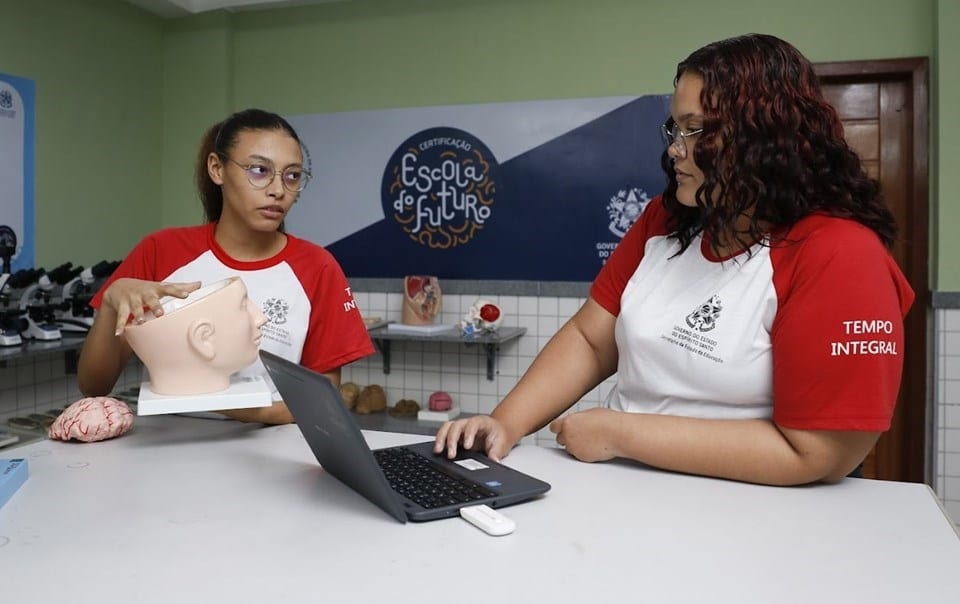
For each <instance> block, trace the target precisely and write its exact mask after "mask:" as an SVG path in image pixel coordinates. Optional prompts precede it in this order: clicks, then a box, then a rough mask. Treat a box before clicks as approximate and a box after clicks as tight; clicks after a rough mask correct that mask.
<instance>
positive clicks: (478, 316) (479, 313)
mask: <svg viewBox="0 0 960 604" xmlns="http://www.w3.org/2000/svg"><path fill="white" fill-rule="evenodd" d="M501 322H503V310H501V308H500V307H499V306H498V305H497V304H496V303H495V302H493V301H492V300H486V299H484V298H480V299H479V300H477V301H476V302H474V303H473V304H472V305H471V306H470V308H469V310H467V314H465V315H464V316H463V321H461V322H460V329H461V330H462V331H463V333H464V335H468V336H471V335H480V334H484V333H492V332H494V331H496V330H497V328H498V327H500V323H501Z"/></svg>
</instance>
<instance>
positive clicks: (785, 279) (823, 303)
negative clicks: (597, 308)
mask: <svg viewBox="0 0 960 604" xmlns="http://www.w3.org/2000/svg"><path fill="white" fill-rule="evenodd" d="M666 223H667V212H666V210H665V208H664V206H663V201H662V199H661V198H660V197H658V198H656V199H654V200H653V201H651V202H650V204H649V205H648V206H647V208H646V209H645V211H644V213H643V214H642V215H641V216H640V218H639V219H638V220H637V223H636V224H635V225H634V226H633V228H632V229H631V230H630V231H629V232H628V233H627V234H626V235H625V236H624V238H623V240H622V241H621V242H620V244H619V245H618V246H617V248H616V250H614V253H613V254H612V255H611V256H610V259H609V261H608V262H607V263H606V265H605V266H604V267H603V269H602V270H601V272H600V274H599V275H598V276H597V279H596V280H595V281H594V283H593V286H592V287H591V290H590V293H591V297H593V298H594V299H595V300H596V301H597V302H598V303H599V304H600V305H601V306H603V308H605V309H606V310H607V311H609V312H610V313H612V314H614V315H616V317H617V321H616V328H615V329H616V340H617V347H618V349H619V352H620V358H619V364H618V368H617V371H618V375H617V385H616V387H615V388H614V389H613V391H612V392H611V394H610V397H609V399H608V404H609V406H610V407H611V408H612V409H617V410H623V411H629V412H636V413H658V414H668V415H679V416H688V417H700V418H724V419H746V418H765V419H772V420H773V421H774V422H775V423H777V424H778V425H780V426H783V427H787V428H794V429H802V430H862V431H871V432H872V431H877V432H879V431H884V430H887V429H888V428H889V427H890V420H891V417H892V415H893V408H894V405H895V403H896V398H897V392H898V390H899V387H900V377H901V372H902V367H903V317H904V315H905V314H906V312H907V310H908V309H909V308H910V304H911V303H912V302H913V297H914V294H913V290H912V289H911V288H910V285H909V284H908V283H907V281H906V279H905V278H904V276H903V274H902V273H901V272H900V270H899V268H898V267H897V265H896V263H895V262H894V260H893V258H892V257H891V256H890V254H889V253H888V252H887V250H886V248H884V246H883V244H882V242H881V241H880V239H879V238H878V237H877V235H876V234H875V233H874V232H873V231H871V230H870V229H868V228H867V227H865V226H863V225H861V224H859V223H857V222H855V221H853V220H847V219H843V218H836V217H832V216H827V215H824V214H814V215H811V216H808V217H806V218H804V219H802V220H800V221H799V222H798V223H797V224H796V225H794V226H793V227H792V228H791V229H790V230H789V231H788V233H787V235H786V237H785V238H784V240H783V241H779V240H778V241H775V242H773V243H772V245H759V244H758V245H756V246H754V247H753V248H752V249H751V254H750V255H748V254H746V253H740V254H737V255H735V256H734V257H732V258H726V259H723V260H721V259H718V258H716V257H715V256H714V255H713V254H712V253H711V251H710V249H709V245H708V244H707V242H706V241H704V239H703V237H702V235H701V236H698V237H697V238H695V239H694V240H693V242H692V243H691V244H690V247H688V248H687V250H686V251H684V253H682V254H680V255H677V253H678V252H679V249H680V245H679V243H678V242H677V240H676V239H672V238H669V237H668V235H669V234H670V233H669V232H668V230H667V226H666Z"/></svg>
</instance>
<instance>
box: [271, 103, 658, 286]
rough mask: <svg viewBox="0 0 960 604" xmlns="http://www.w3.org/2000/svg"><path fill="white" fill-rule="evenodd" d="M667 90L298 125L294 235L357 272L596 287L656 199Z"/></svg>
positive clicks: (326, 118)
mask: <svg viewBox="0 0 960 604" xmlns="http://www.w3.org/2000/svg"><path fill="white" fill-rule="evenodd" d="M669 102H670V97H669V96H668V95H656V96H644V97H639V98H636V97H630V98H623V97H618V98H598V99H576V100H566V101H543V102H526V103H501V104H487V105H467V106H455V107H431V108H419V109H403V110H388V111H371V112H362V113H344V114H323V115H307V116H295V117H292V118H290V121H291V123H292V124H293V126H294V127H295V128H296V129H297V131H298V133H299V134H300V136H301V138H302V139H303V141H304V143H305V145H306V147H307V148H308V149H309V155H310V162H311V169H312V171H313V173H314V179H313V181H312V182H311V184H310V186H309V187H308V188H307V189H306V190H305V191H304V192H303V194H302V195H301V198H300V200H299V201H298V204H297V206H296V207H295V208H294V210H293V212H292V214H291V216H290V219H289V220H288V221H287V227H288V229H289V230H290V232H291V233H293V234H295V235H299V236H301V237H304V238H307V239H310V240H312V241H315V242H316V243H319V244H321V245H324V246H325V247H326V248H327V249H328V250H330V251H331V252H332V253H333V255H334V256H335V257H336V258H337V260H339V262H340V263H341V265H342V266H343V268H344V271H345V272H346V274H347V276H348V277H351V278H354V277H402V276H404V275H408V274H430V275H436V276H438V277H440V278H441V279H444V278H446V279H498V280H499V279H506V280H534V281H591V280H592V279H593V278H594V277H595V276H596V274H597V271H598V270H599V269H600V267H601V266H602V265H603V262H604V261H605V259H606V258H607V257H608V256H609V254H610V252H611V251H612V250H613V248H614V247H615V246H616V244H617V243H618V242H619V241H620V238H621V237H622V236H623V234H624V233H625V232H626V230H627V229H628V228H629V227H630V226H631V225H632V224H633V222H634V221H635V220H636V218H637V216H639V214H640V212H641V211H642V210H643V207H644V205H645V204H646V202H647V201H649V199H650V198H651V197H653V196H654V195H656V194H658V193H659V192H660V191H661V190H662V188H663V185H664V182H665V177H664V174H663V171H662V169H661V168H660V157H661V153H662V152H663V149H664V142H663V140H662V138H661V135H660V129H659V127H660V124H662V123H663V121H664V119H665V118H666V117H667V115H668V113H669Z"/></svg>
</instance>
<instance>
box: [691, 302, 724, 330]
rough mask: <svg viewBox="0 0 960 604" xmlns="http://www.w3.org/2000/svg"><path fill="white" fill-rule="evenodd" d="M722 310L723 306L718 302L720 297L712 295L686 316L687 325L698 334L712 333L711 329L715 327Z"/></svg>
mask: <svg viewBox="0 0 960 604" xmlns="http://www.w3.org/2000/svg"><path fill="white" fill-rule="evenodd" d="M722 310H723V304H721V302H720V296H718V295H714V296H713V297H712V298H710V299H709V300H707V301H706V302H704V303H703V304H701V305H700V306H698V307H697V308H696V310H694V311H693V312H692V313H690V314H689V315H687V325H688V326H690V327H691V328H693V329H696V330H697V331H699V332H707V331H713V328H715V327H716V326H717V321H719V320H720V311H722Z"/></svg>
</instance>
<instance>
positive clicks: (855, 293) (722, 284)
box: [436, 34, 913, 485]
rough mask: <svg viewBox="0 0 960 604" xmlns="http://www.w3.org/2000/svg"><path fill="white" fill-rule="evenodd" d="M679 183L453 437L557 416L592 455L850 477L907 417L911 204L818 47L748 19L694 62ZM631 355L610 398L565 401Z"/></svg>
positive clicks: (678, 138)
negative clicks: (858, 146) (827, 83)
mask: <svg viewBox="0 0 960 604" xmlns="http://www.w3.org/2000/svg"><path fill="white" fill-rule="evenodd" d="M674 87H675V90H674V94H673V99H672V103H671V112H670V118H669V120H668V121H667V123H666V124H665V125H664V127H663V130H664V135H665V137H666V142H667V148H666V150H665V152H664V154H663V156H662V157H663V159H662V165H663V169H664V171H665V173H666V177H667V185H666V189H665V190H664V192H663V195H662V196H660V197H658V198H656V199H654V200H653V201H651V202H650V204H649V205H648V206H647V208H646V209H645V210H644V212H643V214H642V215H641V216H640V218H639V219H638V221H637V223H636V224H635V225H634V226H633V228H632V229H631V230H630V231H629V232H628V233H627V235H626V236H625V237H624V238H623V240H622V241H621V242H620V244H619V245H618V246H617V248H616V250H615V251H614V253H613V254H612V256H611V258H610V259H609V261H608V262H607V263H606V264H605V265H604V267H603V269H602V270H601V272H600V274H599V275H598V276H597V278H596V280H595V281H594V283H593V285H592V287H591V290H590V297H589V298H588V299H587V301H586V303H585V304H584V305H583V307H582V308H581V309H580V310H579V311H578V312H577V313H576V315H574V316H573V318H571V319H570V320H569V321H568V322H567V323H566V324H565V325H564V326H563V327H562V328H561V329H560V330H559V331H558V332H557V334H556V335H555V336H554V337H553V338H552V339H551V340H550V341H549V343H548V344H547V345H546V346H545V347H544V349H543V350H542V351H541V352H540V354H539V355H538V356H537V358H536V359H535V360H534V362H533V364H532V365H531V366H530V368H529V370H528V371H527V372H526V374H525V375H524V376H523V377H522V378H521V380H520V381H519V382H518V384H517V386H516V387H515V388H514V389H513V390H512V391H511V392H510V393H509V394H508V395H507V396H506V397H505V398H504V399H503V401H501V403H500V404H499V405H498V406H497V408H496V409H495V410H494V411H493V413H492V414H491V415H490V416H477V417H474V418H469V419H465V420H458V421H454V422H449V423H447V424H445V425H444V426H442V427H441V429H440V430H439V432H438V434H437V438H436V451H437V452H438V453H439V452H443V451H446V452H447V454H448V455H453V454H454V453H455V452H456V449H457V447H458V446H463V447H467V448H475V447H477V448H482V449H484V450H485V451H486V452H487V453H488V454H490V455H492V456H493V457H495V458H500V457H503V456H504V455H506V454H507V453H508V452H509V451H510V448H511V447H513V445H514V444H516V443H517V442H518V441H519V440H520V438H521V437H523V436H524V435H525V434H530V433H532V432H535V431H537V430H539V429H541V428H542V427H544V426H547V425H549V426H550V429H551V430H552V431H553V432H554V433H555V434H556V439H557V442H558V443H559V444H560V445H561V446H564V447H566V450H567V452H568V453H570V454H571V455H573V456H575V457H576V458H578V459H580V460H583V461H602V460H607V459H611V458H616V457H622V458H630V459H634V460H636V461H639V462H642V463H644V464H648V465H651V466H656V467H659V468H664V469H668V470H673V471H677V472H684V473H689V474H700V475H707V476H716V477H722V478H728V479H733V480H741V481H748V482H755V483H764V484H776V485H791V484H802V483H810V482H817V481H828V482H829V481H836V480H840V479H841V478H843V477H844V476H846V475H848V473H850V472H851V471H852V470H854V469H855V468H856V467H857V466H858V465H859V464H860V463H861V462H862V460H863V459H864V457H865V456H866V455H867V453H868V452H869V451H870V449H871V448H872V447H873V445H874V443H875V442H876V440H877V438H878V437H879V435H880V434H881V433H882V432H883V431H885V430H887V429H888V428H889V426H890V421H891V417H892V414H893V408H894V404H895V401H896V397H897V391H898V389H899V384H900V377H901V370H902V364H903V316H904V315H905V314H906V312H907V310H908V309H909V307H910V305H911V303H912V301H913V292H912V290H911V289H910V286H909V285H908V283H907V282H906V280H905V278H904V277H903V275H902V274H901V272H900V270H899V269H898V268H897V266H896V264H895V262H894V260H893V259H892V257H891V255H890V253H889V251H888V248H889V247H890V245H891V244H892V243H893V241H894V238H895V232H896V229H895V224H894V219H893V216H892V214H891V213H890V211H889V210H888V209H887V207H886V206H885V205H884V203H883V199H882V198H881V195H880V192H879V189H878V184H877V183H876V182H875V181H873V180H871V179H869V178H868V177H867V176H866V175H865V173H864V170H863V168H862V167H861V164H860V160H859V159H858V157H857V155H856V154H855V153H854V152H853V151H852V150H851V149H850V148H849V147H848V145H847V144H846V142H845V141H844V138H843V127H842V124H841V123H840V120H839V119H838V117H837V113H836V111H835V110H834V109H833V108H832V107H831V106H830V105H829V104H828V103H827V102H826V101H825V100H824V97H823V95H822V94H821V92H820V86H819V84H818V80H817V76H816V74H815V73H814V71H813V68H812V66H811V64H810V63H809V62H808V61H807V60H806V59H805V58H804V57H803V56H802V55H801V54H800V53H799V52H798V51H797V50H796V49H795V48H794V47H793V46H791V45H790V44H788V43H786V42H784V41H783V40H780V39H778V38H775V37H773V36H768V35H757V34H754V35H746V36H741V37H737V38H731V39H727V40H722V41H719V42H715V43H713V44H709V45H707V46H705V47H703V48H701V49H699V50H697V51H695V52H694V53H692V54H691V55H690V56H689V57H687V58H686V59H684V60H683V61H682V62H681V63H680V64H679V65H678V67H677V71H676V77H675V79H674ZM613 374H616V385H615V387H614V388H613V390H612V391H611V392H610V395H609V397H608V400H607V404H606V405H605V406H604V407H603V408H596V409H590V410H587V411H583V412H578V413H571V414H568V415H565V416H563V417H560V418H559V419H557V418H558V416H560V415H561V414H562V413H564V412H565V411H566V410H567V409H569V408H570V407H571V406H572V405H573V404H574V403H576V402H577V400H579V399H580V398H581V397H582V396H583V395H584V394H586V393H588V392H590V391H591V390H592V389H593V388H594V387H596V386H597V385H598V384H600V383H601V382H602V381H603V380H604V379H606V378H608V377H610V376H611V375H613Z"/></svg>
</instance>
